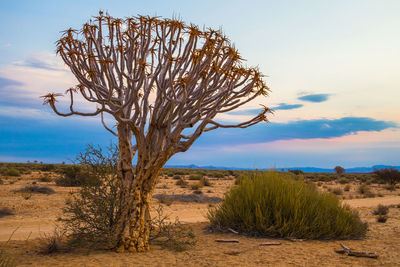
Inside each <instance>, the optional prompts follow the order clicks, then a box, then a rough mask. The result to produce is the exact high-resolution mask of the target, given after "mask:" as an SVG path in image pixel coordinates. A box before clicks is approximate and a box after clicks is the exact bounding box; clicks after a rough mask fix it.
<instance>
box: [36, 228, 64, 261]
mask: <svg viewBox="0 0 400 267" xmlns="http://www.w3.org/2000/svg"><path fill="white" fill-rule="evenodd" d="M64 238H65V231H64V230H61V229H59V228H55V229H54V231H53V233H52V234H43V236H42V237H41V238H40V243H41V248H40V252H41V253H42V254H46V255H47V254H54V253H58V252H66V251H67V248H66V246H65V244H64V240H63V239H64Z"/></svg>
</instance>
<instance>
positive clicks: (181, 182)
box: [175, 176, 188, 188]
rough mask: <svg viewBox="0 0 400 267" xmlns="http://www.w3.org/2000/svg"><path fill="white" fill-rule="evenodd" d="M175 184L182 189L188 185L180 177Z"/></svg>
mask: <svg viewBox="0 0 400 267" xmlns="http://www.w3.org/2000/svg"><path fill="white" fill-rule="evenodd" d="M175 184H176V185H179V186H180V187H182V188H183V187H186V186H187V185H188V182H187V181H186V180H185V179H183V178H182V177H180V176H179V180H178V181H176V183H175Z"/></svg>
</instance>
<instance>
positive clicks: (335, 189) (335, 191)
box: [332, 188, 343, 195]
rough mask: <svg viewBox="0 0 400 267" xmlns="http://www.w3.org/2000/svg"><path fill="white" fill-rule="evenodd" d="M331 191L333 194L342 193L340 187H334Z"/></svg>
mask: <svg viewBox="0 0 400 267" xmlns="http://www.w3.org/2000/svg"><path fill="white" fill-rule="evenodd" d="M332 193H334V194H335V195H343V190H342V189H340V188H334V189H333V190H332Z"/></svg>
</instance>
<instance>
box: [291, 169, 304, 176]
mask: <svg viewBox="0 0 400 267" xmlns="http://www.w3.org/2000/svg"><path fill="white" fill-rule="evenodd" d="M289 172H291V173H294V174H296V175H299V174H304V172H303V171H302V170H289Z"/></svg>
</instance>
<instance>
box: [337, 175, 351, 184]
mask: <svg viewBox="0 0 400 267" xmlns="http://www.w3.org/2000/svg"><path fill="white" fill-rule="evenodd" d="M339 183H341V184H347V183H349V179H347V178H346V177H342V178H340V179H339Z"/></svg>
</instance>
